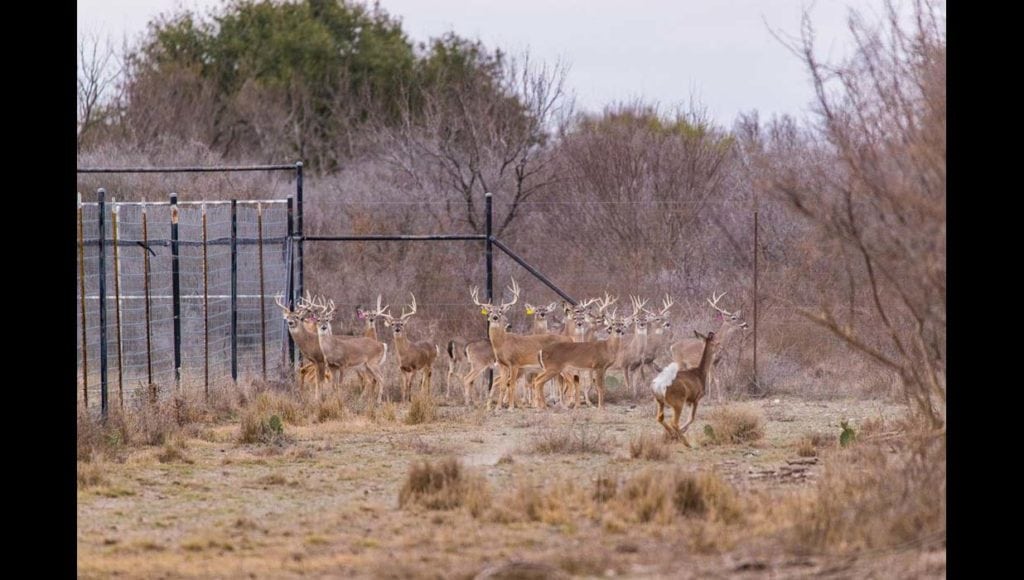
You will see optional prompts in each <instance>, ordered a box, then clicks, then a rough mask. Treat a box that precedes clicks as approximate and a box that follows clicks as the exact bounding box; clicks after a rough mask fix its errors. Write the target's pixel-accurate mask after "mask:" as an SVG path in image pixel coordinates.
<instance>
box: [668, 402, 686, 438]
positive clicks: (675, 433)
mask: <svg viewBox="0 0 1024 580" xmlns="http://www.w3.org/2000/svg"><path fill="white" fill-rule="evenodd" d="M670 404H671V405H672V437H673V439H680V438H682V439H683V443H685V444H686V446H687V447H689V446H690V443H689V441H687V440H686V437H684V436H683V434H682V433H681V432H680V431H679V417H680V416H682V414H683V403H678V404H677V403H670Z"/></svg>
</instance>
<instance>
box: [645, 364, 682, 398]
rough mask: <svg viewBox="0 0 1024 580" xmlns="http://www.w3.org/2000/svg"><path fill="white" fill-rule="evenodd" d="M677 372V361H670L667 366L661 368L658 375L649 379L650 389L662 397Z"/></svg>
mask: <svg viewBox="0 0 1024 580" xmlns="http://www.w3.org/2000/svg"><path fill="white" fill-rule="evenodd" d="M677 374H679V363H675V362H674V363H672V364H670V365H668V366H667V367H665V368H663V369H661V372H660V373H658V376H656V377H654V380H653V381H651V391H653V392H654V395H655V396H656V397H664V396H665V391H666V390H668V386H669V385H671V384H672V381H674V380H676V375H677Z"/></svg>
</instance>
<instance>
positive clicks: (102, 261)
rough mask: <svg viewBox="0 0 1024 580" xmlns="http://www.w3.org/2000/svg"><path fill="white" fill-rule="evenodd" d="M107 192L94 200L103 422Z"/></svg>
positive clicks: (99, 191) (104, 413) (104, 414)
mask: <svg viewBox="0 0 1024 580" xmlns="http://www.w3.org/2000/svg"><path fill="white" fill-rule="evenodd" d="M106 195H107V192H106V190H105V189H103V188H102V187H101V188H99V189H97V190H96V199H97V201H98V202H99V210H100V212H99V216H98V219H97V222H98V223H99V234H100V236H99V240H100V245H99V270H100V279H99V303H100V304H99V308H100V415H101V416H102V417H103V420H104V421H106V419H107V407H108V401H107V280H106V278H107V259H106V258H107V257H106V247H105V246H104V243H103V240H104V239H105V238H106V237H107V230H106V221H105V219H104V217H105V216H104V214H105V212H106V207H105V203H104V202H105V200H104V198H105V197H106Z"/></svg>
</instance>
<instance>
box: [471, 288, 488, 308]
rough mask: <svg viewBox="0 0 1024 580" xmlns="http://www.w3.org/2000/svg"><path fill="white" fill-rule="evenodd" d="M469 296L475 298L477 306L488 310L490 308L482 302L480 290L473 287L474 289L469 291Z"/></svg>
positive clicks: (474, 301) (474, 302)
mask: <svg viewBox="0 0 1024 580" xmlns="http://www.w3.org/2000/svg"><path fill="white" fill-rule="evenodd" d="M469 295H470V296H471V297H472V298H473V304H476V305H477V306H480V307H482V308H487V307H489V306H490V304H489V303H488V304H484V303H483V302H480V288H478V287H476V286H473V287H472V288H470V289H469Z"/></svg>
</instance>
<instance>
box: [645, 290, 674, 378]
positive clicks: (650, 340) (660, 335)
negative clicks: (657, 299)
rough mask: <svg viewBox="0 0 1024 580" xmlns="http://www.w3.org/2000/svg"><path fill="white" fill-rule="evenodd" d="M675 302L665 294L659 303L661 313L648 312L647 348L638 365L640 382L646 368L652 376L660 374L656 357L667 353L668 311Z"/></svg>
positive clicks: (668, 338)
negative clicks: (650, 371)
mask: <svg viewBox="0 0 1024 580" xmlns="http://www.w3.org/2000/svg"><path fill="white" fill-rule="evenodd" d="M673 304H675V302H673V301H672V298H670V297H669V296H668V295H667V294H666V295H665V299H664V300H662V302H661V311H659V312H658V313H657V314H654V313H651V312H649V313H648V315H649V320H648V321H647V346H646V347H645V348H644V359H643V362H642V363H641V364H640V369H639V370H640V380H641V381H644V382H646V381H647V377H646V376H645V375H644V371H645V370H646V369H647V367H651V368H653V369H654V374H658V373H659V372H661V367H660V366H659V365H658V362H657V360H658V357H659V356H661V354H662V353H664V352H667V351H668V348H669V346H670V345H671V344H672V321H671V320H670V319H669V310H670V309H671V308H672V305H673Z"/></svg>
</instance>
